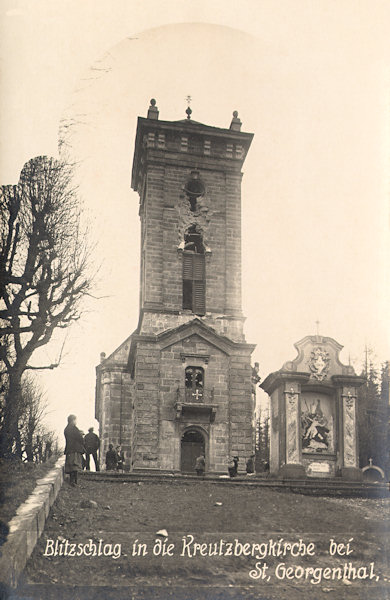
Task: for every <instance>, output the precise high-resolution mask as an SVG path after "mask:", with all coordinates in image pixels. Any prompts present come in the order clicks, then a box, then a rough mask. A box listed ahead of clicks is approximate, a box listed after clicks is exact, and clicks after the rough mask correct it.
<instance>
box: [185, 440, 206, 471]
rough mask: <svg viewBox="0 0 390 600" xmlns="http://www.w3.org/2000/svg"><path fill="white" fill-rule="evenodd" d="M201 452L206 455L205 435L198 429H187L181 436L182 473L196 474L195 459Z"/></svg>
mask: <svg viewBox="0 0 390 600" xmlns="http://www.w3.org/2000/svg"><path fill="white" fill-rule="evenodd" d="M201 454H203V455H205V441H204V437H203V435H202V434H201V433H200V431H197V430H196V429H190V430H188V431H185V432H184V434H183V436H182V438H181V464H180V469H181V471H182V473H193V474H195V461H196V459H197V458H198V456H200V455H201Z"/></svg>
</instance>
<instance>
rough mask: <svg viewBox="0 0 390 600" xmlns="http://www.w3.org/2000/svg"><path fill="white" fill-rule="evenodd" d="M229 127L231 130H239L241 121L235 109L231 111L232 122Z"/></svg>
mask: <svg viewBox="0 0 390 600" xmlns="http://www.w3.org/2000/svg"><path fill="white" fill-rule="evenodd" d="M230 129H232V130H233V131H241V121H240V119H239V118H238V112H237V111H236V110H235V111H234V112H233V118H232V122H231V123H230Z"/></svg>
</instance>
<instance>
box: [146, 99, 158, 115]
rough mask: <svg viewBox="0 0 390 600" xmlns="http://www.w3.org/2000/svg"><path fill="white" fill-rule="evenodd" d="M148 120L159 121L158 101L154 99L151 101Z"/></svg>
mask: <svg viewBox="0 0 390 600" xmlns="http://www.w3.org/2000/svg"><path fill="white" fill-rule="evenodd" d="M148 119H158V108H157V106H156V101H155V99H154V98H152V99H151V101H150V106H149V109H148Z"/></svg>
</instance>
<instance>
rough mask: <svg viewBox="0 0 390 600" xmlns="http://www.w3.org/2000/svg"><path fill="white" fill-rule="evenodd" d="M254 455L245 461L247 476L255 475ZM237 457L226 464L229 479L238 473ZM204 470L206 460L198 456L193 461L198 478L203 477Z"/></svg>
mask: <svg viewBox="0 0 390 600" xmlns="http://www.w3.org/2000/svg"><path fill="white" fill-rule="evenodd" d="M255 456H256V455H255V454H251V455H250V457H249V458H248V459H247V461H246V473H247V475H254V473H255ZM239 460H240V459H239V457H238V456H233V457H232V459H231V460H230V461H229V464H228V473H229V476H230V477H236V476H237V473H238V463H239ZM205 470H206V459H205V457H204V454H201V455H200V456H198V458H197V459H196V461H195V471H196V474H197V475H198V477H203V475H204V473H205Z"/></svg>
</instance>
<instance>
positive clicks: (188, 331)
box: [156, 319, 255, 355]
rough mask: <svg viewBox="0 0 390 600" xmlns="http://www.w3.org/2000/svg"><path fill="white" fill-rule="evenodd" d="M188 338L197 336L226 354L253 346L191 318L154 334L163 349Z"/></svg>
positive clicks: (192, 338)
mask: <svg viewBox="0 0 390 600" xmlns="http://www.w3.org/2000/svg"><path fill="white" fill-rule="evenodd" d="M189 338H191V340H194V339H195V338H197V339H198V340H201V341H202V342H206V343H207V344H210V345H212V346H214V347H215V348H217V349H218V350H220V351H221V352H224V353H225V354H227V355H230V354H232V353H233V352H234V350H235V349H241V348H245V349H250V351H252V350H253V349H254V348H255V346H254V345H253V344H247V343H245V342H233V341H232V340H230V339H229V338H227V337H225V336H223V335H219V334H218V333H217V332H216V331H215V330H214V329H213V328H212V327H209V326H208V325H206V324H205V323H203V322H202V321H201V320H200V319H193V320H192V321H190V322H189V323H185V324H184V325H180V326H179V327H175V328H174V329H170V330H168V331H165V332H163V333H160V334H159V335H157V336H156V341H157V342H158V343H159V345H160V348H161V349H164V348H168V347H169V346H172V345H174V344H176V343H178V342H181V341H184V340H186V339H189Z"/></svg>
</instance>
